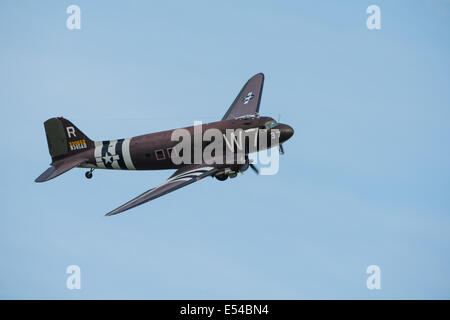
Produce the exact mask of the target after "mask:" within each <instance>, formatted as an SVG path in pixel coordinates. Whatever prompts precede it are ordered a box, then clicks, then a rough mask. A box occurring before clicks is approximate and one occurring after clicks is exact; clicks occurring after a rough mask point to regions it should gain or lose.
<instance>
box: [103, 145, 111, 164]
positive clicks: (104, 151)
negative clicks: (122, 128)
mask: <svg viewBox="0 0 450 320" xmlns="http://www.w3.org/2000/svg"><path fill="white" fill-rule="evenodd" d="M108 146H109V141H103V146H102V161H103V164H104V165H105V167H106V168H108V169H112V162H109V163H106V161H105V158H104V157H105V156H106V154H107V153H108Z"/></svg>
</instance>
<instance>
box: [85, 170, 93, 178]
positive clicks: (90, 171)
mask: <svg viewBox="0 0 450 320" xmlns="http://www.w3.org/2000/svg"><path fill="white" fill-rule="evenodd" d="M93 171H94V169H91V170H89V171H87V172H86V173H85V174H84V175H85V176H86V178H88V179H92V172H93Z"/></svg>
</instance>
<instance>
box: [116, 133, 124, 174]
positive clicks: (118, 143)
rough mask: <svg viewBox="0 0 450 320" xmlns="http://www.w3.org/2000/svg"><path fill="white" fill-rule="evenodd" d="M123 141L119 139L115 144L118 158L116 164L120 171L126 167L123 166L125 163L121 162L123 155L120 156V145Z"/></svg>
mask: <svg viewBox="0 0 450 320" xmlns="http://www.w3.org/2000/svg"><path fill="white" fill-rule="evenodd" d="M123 140H124V139H120V140H118V141H117V143H116V154H117V155H118V156H119V160H118V161H117V163H118V164H119V167H120V169H123V170H124V169H127V166H126V165H125V161H124V160H123V154H122V144H123Z"/></svg>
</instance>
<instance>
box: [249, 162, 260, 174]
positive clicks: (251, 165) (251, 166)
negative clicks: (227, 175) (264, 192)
mask: <svg viewBox="0 0 450 320" xmlns="http://www.w3.org/2000/svg"><path fill="white" fill-rule="evenodd" d="M249 167H250V168H252V170H253V171H254V172H255V173H256V174H258V175H259V169H258V168H257V167H256V166H255V165H254V164H253V163H250V164H249Z"/></svg>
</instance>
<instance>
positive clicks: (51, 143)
mask: <svg viewBox="0 0 450 320" xmlns="http://www.w3.org/2000/svg"><path fill="white" fill-rule="evenodd" d="M263 85H264V74H263V73H258V74H256V75H254V76H253V77H252V78H250V79H249V80H248V81H247V83H246V84H245V85H244V86H243V88H242V89H241V91H240V92H239V94H238V95H237V97H236V99H235V100H234V102H233V103H232V104H231V106H230V107H229V109H228V111H227V112H226V113H225V115H224V116H223V117H222V119H221V120H220V121H216V122H211V123H207V124H202V125H201V129H203V131H205V130H207V129H216V130H219V131H220V132H221V133H223V134H224V139H225V138H226V136H225V133H226V132H227V130H230V129H232V130H243V131H245V132H249V131H252V130H255V131H256V132H259V135H261V134H263V135H267V136H266V137H267V139H268V140H270V141H269V143H268V144H267V146H266V147H264V148H260V147H259V146H258V147H257V149H256V150H253V152H256V151H261V150H263V149H269V148H272V147H274V146H278V147H279V152H280V154H284V149H283V146H282V144H283V143H284V142H286V141H287V140H289V139H290V138H291V137H292V135H293V134H294V130H293V129H292V127H290V126H289V125H287V124H282V123H278V122H277V121H275V120H274V119H273V118H271V117H262V116H260V115H259V106H260V102H261V95H262V89H263ZM44 128H45V133H46V137H47V144H48V149H49V153H50V156H51V158H52V162H51V164H50V168H48V169H47V170H46V171H45V172H44V173H42V174H41V175H40V176H39V177H38V178H37V179H36V180H35V181H36V182H44V181H48V180H51V179H53V178H55V177H57V176H59V175H61V174H62V173H64V172H67V171H68V170H70V169H72V168H75V167H78V168H88V169H89V171H87V172H86V173H85V176H86V178H88V179H91V178H92V172H93V171H94V170H95V169H113V170H114V169H115V170H163V169H176V171H175V173H174V174H173V175H172V176H170V177H169V178H168V179H167V180H166V181H165V182H164V183H162V184H160V185H159V186H157V187H155V188H152V189H150V190H148V191H146V192H144V193H143V194H141V195H139V196H138V197H136V198H134V199H132V200H130V201H128V202H126V203H125V204H123V205H121V206H119V207H118V208H116V209H114V210H112V211H110V212H108V213H107V214H106V216H111V215H115V214H118V213H121V212H123V211H125V210H129V209H131V208H134V207H136V206H138V205H141V204H143V203H146V202H148V201H151V200H154V199H156V198H158V197H161V196H163V195H165V194H168V193H170V192H172V191H175V190H177V189H180V188H182V187H185V186H187V185H189V184H191V183H193V182H196V181H198V180H201V179H203V178H205V177H208V176H210V177H213V178H216V179H217V180H219V181H224V180H226V179H227V178H234V177H236V176H237V173H238V172H240V173H242V172H244V171H245V170H247V169H248V168H249V167H250V168H251V169H252V170H254V171H255V172H256V173H257V174H258V173H259V171H258V168H257V167H256V166H255V165H254V164H253V163H252V161H251V160H250V159H249V157H248V154H249V153H251V150H250V148H248V147H247V148H245V150H244V151H243V153H244V159H243V161H242V159H241V161H237V160H238V159H237V156H236V152H237V149H236V148H235V146H231V148H232V149H233V152H234V153H231V155H232V156H231V157H232V159H230V156H229V154H228V153H225V152H224V153H222V154H221V153H218V157H221V158H222V159H223V158H224V157H226V160H227V161H216V160H214V159H209V160H210V161H205V160H202V161H201V162H200V163H190V162H181V163H179V161H174V159H175V158H174V157H177V156H178V157H181V156H182V152H181V150H178V151H177V150H176V146H177V145H178V141H173V140H172V134H173V133H174V131H175V130H179V129H174V130H167V131H162V132H156V133H150V134H145V135H141V136H136V137H132V138H126V139H116V140H104V141H93V140H91V139H89V138H88V137H87V136H86V135H85V134H84V133H83V132H82V131H81V130H79V129H78V128H77V127H76V126H75V125H74V124H73V123H71V122H70V121H69V120H67V119H65V118H63V117H56V118H51V119H48V120H47V121H45V122H44ZM182 129H185V131H184V132H188V133H191V134H192V133H194V134H195V126H191V127H186V128H182ZM274 133H276V134H277V135H276V137H277V139H276V140H273V137H274ZM257 139H261V138H257ZM194 140H195V139H194ZM194 143H195V142H194ZM197 145H198V142H197ZM207 145H208V142H207V141H201V145H200V148H201V150H205V148H206V147H207ZM225 148H226V147H225ZM191 153H192V151H191ZM186 154H187V155H188V154H189V151H187V152H186ZM225 154H226V155H225ZM211 160H212V161H211Z"/></svg>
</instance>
